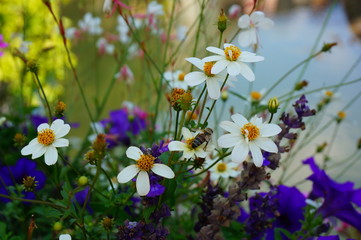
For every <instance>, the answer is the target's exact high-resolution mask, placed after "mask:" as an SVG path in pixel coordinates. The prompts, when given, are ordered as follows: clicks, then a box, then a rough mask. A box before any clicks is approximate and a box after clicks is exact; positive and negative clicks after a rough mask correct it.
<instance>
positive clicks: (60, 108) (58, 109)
mask: <svg viewBox="0 0 361 240" xmlns="http://www.w3.org/2000/svg"><path fill="white" fill-rule="evenodd" d="M65 108H66V104H65V103H64V102H63V101H59V102H58V103H57V104H56V106H55V115H56V117H58V118H61V117H63V116H64V111H65Z"/></svg>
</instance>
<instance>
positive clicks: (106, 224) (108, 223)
mask: <svg viewBox="0 0 361 240" xmlns="http://www.w3.org/2000/svg"><path fill="white" fill-rule="evenodd" d="M113 224H114V219H113V218H110V217H105V218H103V221H102V226H103V228H104V229H105V230H106V231H110V230H111V229H112V227H113Z"/></svg>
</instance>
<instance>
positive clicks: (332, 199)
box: [303, 157, 361, 231]
mask: <svg viewBox="0 0 361 240" xmlns="http://www.w3.org/2000/svg"><path fill="white" fill-rule="evenodd" d="M303 163H304V164H308V165H310V168H311V170H312V172H313V174H312V175H311V176H309V177H308V178H307V179H308V180H311V181H312V182H313V187H312V191H311V193H310V195H309V198H310V199H312V200H314V199H317V198H320V197H322V198H324V202H323V204H322V206H321V207H320V208H319V209H318V212H319V213H320V214H322V216H323V217H324V218H327V217H331V216H333V217H336V218H338V219H340V220H342V221H344V222H346V223H348V224H350V225H352V226H354V227H355V228H357V229H358V230H359V231H361V214H360V213H358V212H357V211H356V209H355V208H354V206H353V205H352V203H354V204H356V205H357V206H361V189H353V186H354V183H352V182H345V183H338V182H336V181H334V180H332V179H331V178H330V177H329V176H327V174H326V172H325V171H324V170H322V169H320V168H319V167H318V166H317V164H316V163H315V160H314V158H313V157H311V158H308V159H306V160H305V161H303Z"/></svg>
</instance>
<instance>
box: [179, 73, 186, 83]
mask: <svg viewBox="0 0 361 240" xmlns="http://www.w3.org/2000/svg"><path fill="white" fill-rule="evenodd" d="M185 75H186V74H185V73H183V72H182V73H180V74H178V80H179V81H181V82H183V81H184V76H185Z"/></svg>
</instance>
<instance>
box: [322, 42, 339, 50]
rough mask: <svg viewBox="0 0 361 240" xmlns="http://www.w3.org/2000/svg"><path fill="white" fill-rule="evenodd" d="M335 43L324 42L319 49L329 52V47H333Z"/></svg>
mask: <svg viewBox="0 0 361 240" xmlns="http://www.w3.org/2000/svg"><path fill="white" fill-rule="evenodd" d="M336 45H337V42H333V43H324V44H323V47H322V49H321V51H322V52H329V51H330V50H331V48H333V47H334V46H336Z"/></svg>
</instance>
